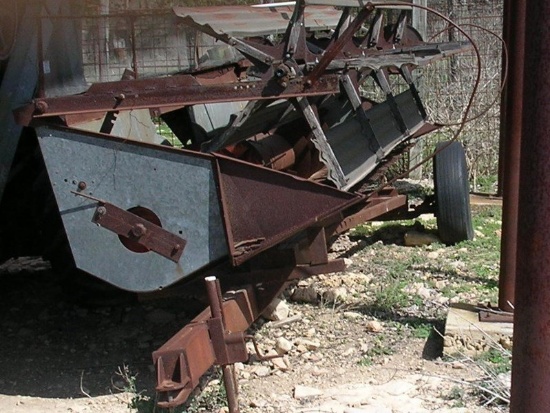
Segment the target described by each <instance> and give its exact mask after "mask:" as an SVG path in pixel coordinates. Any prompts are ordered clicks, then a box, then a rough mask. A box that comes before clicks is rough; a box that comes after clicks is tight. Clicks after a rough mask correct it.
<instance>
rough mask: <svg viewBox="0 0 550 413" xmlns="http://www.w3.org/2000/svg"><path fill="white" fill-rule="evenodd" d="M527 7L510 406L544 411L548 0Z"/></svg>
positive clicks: (548, 299)
mask: <svg viewBox="0 0 550 413" xmlns="http://www.w3.org/2000/svg"><path fill="white" fill-rule="evenodd" d="M525 10H526V30H525V39H526V42H525V60H524V74H525V75H524V93H523V118H522V142H521V159H520V187H519V188H520V189H519V208H518V249H517V277H516V291H515V310H514V348H513V357H512V392H511V406H510V412H511V413H524V412H529V413H547V412H549V411H550V311H549V308H550V168H549V167H548V164H549V154H550V134H549V131H550V81H549V79H550V26H549V25H548V15H550V0H528V1H525ZM516 58H517V57H516V56H512V59H516Z"/></svg>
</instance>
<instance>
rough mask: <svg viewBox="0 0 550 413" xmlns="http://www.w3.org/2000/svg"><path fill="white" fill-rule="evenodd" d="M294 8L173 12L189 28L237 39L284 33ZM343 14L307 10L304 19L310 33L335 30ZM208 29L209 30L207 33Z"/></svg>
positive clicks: (325, 9) (183, 9)
mask: <svg viewBox="0 0 550 413" xmlns="http://www.w3.org/2000/svg"><path fill="white" fill-rule="evenodd" d="M293 12H294V8H293V7H289V6H283V7H280V6H277V7H261V8H259V7H250V6H216V7H174V13H175V14H176V15H177V16H179V17H181V18H182V19H183V20H184V22H185V23H186V24H189V25H190V26H195V27H196V26H201V27H202V28H203V30H202V31H205V32H208V31H214V32H215V33H218V34H226V35H230V36H235V37H250V36H263V35H267V34H279V33H284V32H285V30H286V28H287V26H288V22H289V21H290V19H291V18H292V13H293ZM340 14H341V12H340V11H338V10H336V9H334V8H333V7H308V8H306V10H305V14H304V20H305V25H306V28H307V29H308V30H326V29H331V28H334V27H336V25H337V24H338V20H339V18H340ZM204 29H206V30H204Z"/></svg>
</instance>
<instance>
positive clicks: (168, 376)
mask: <svg viewBox="0 0 550 413" xmlns="http://www.w3.org/2000/svg"><path fill="white" fill-rule="evenodd" d="M344 269H345V263H344V260H343V259H338V260H332V261H328V262H327V263H326V264H322V265H314V266H310V265H302V266H296V267H293V268H280V269H267V270H260V271H256V272H251V273H242V274H239V273H235V274H228V275H229V276H228V277H224V278H223V279H225V280H227V281H229V282H231V283H232V284H233V285H234V284H235V283H238V282H239V281H246V282H248V283H253V284H254V285H256V286H257V287H252V284H249V285H247V286H245V287H243V288H241V289H239V290H237V291H230V292H227V293H226V294H225V295H224V297H223V299H222V300H221V301H218V302H221V314H222V316H223V320H224V321H223V323H221V324H220V319H221V317H220V316H219V314H220V312H219V311H218V310H215V311H211V310H210V307H209V308H207V309H205V310H204V311H202V312H201V313H200V314H199V315H198V316H197V317H196V318H194V319H193V320H192V321H191V322H190V323H189V324H188V325H186V326H185V327H184V328H183V329H182V330H180V331H179V332H178V333H176V334H175V335H174V336H173V337H172V338H171V339H170V340H168V341H167V342H166V343H165V344H164V345H163V346H162V347H160V348H159V349H158V350H156V351H155V352H154V353H153V362H154V364H155V366H156V370H157V386H156V390H157V393H159V395H160V397H159V399H160V401H159V402H158V404H159V406H160V407H164V408H170V407H175V406H178V405H180V404H182V403H184V402H185V401H186V400H187V398H188V397H189V395H190V394H191V392H192V391H193V389H194V388H195V387H196V386H197V385H198V384H199V380H200V377H201V376H202V375H204V374H205V373H206V372H207V371H208V370H209V369H210V367H211V366H213V365H214V364H220V363H222V362H226V363H227V364H225V365H228V364H231V363H234V362H236V361H239V360H240V361H243V359H244V358H245V352H246V347H245V346H244V348H243V340H244V332H245V331H246V330H247V329H248V327H250V325H251V324H252V323H253V322H254V320H256V319H257V318H258V317H259V316H260V314H261V313H262V312H263V311H264V310H265V308H266V307H267V305H269V303H270V302H271V301H272V300H273V298H275V297H276V296H278V295H279V294H280V293H281V292H282V290H283V289H284V288H285V287H286V285H287V282H289V281H291V280H295V279H301V278H304V277H308V276H312V275H316V274H325V273H330V272H338V271H343V270H344ZM223 279H222V281H223ZM258 287H259V288H258ZM209 295H210V296H211V297H212V298H213V299H215V298H216V297H217V296H218V290H217V291H216V292H215V293H212V292H210V294H209ZM210 301H212V299H211V300H210ZM216 315H218V316H217V317H216ZM213 318H214V319H216V320H213ZM222 326H223V328H222ZM216 349H217V350H218V352H216ZM247 358H248V356H246V359H247ZM230 381H231V379H230ZM229 385H230V388H231V389H235V390H236V388H237V385H236V382H230V384H229ZM229 391H230V392H232V391H233V390H229ZM234 405H236V401H235V403H234Z"/></svg>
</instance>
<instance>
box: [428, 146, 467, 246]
mask: <svg viewBox="0 0 550 413" xmlns="http://www.w3.org/2000/svg"><path fill="white" fill-rule="evenodd" d="M442 148H443V149H442ZM433 164H434V186H435V209H436V211H435V214H436V217H437V227H438V229H439V238H441V241H443V242H444V243H445V244H448V245H450V244H456V243H457V242H461V241H466V240H471V239H472V238H473V237H474V228H473V226H472V212H471V209H470V187H469V183H468V168H467V167H466V156H465V154H464V148H463V147H462V144H461V143H460V142H456V141H455V142H451V143H449V142H440V143H439V144H438V145H437V147H436V155H435V157H434V160H433Z"/></svg>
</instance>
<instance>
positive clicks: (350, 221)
mask: <svg viewBox="0 0 550 413" xmlns="http://www.w3.org/2000/svg"><path fill="white" fill-rule="evenodd" d="M406 207H407V196H406V195H398V194H397V191H396V190H395V189H392V190H391V191H390V192H384V193H381V194H380V195H375V196H373V197H371V198H369V199H368V201H367V204H366V205H365V206H364V207H363V208H362V209H360V210H359V211H358V212H356V213H354V214H353V215H350V216H347V217H345V218H344V219H343V220H342V221H341V222H340V224H339V225H338V226H337V227H336V228H335V230H334V232H333V234H332V235H333V236H334V235H338V234H342V233H343V232H346V231H348V230H350V229H351V228H354V227H355V226H357V225H359V224H362V223H364V222H367V221H371V220H373V219H375V218H379V217H381V216H383V215H384V214H387V213H389V212H392V211H395V210H397V209H399V208H406Z"/></svg>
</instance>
